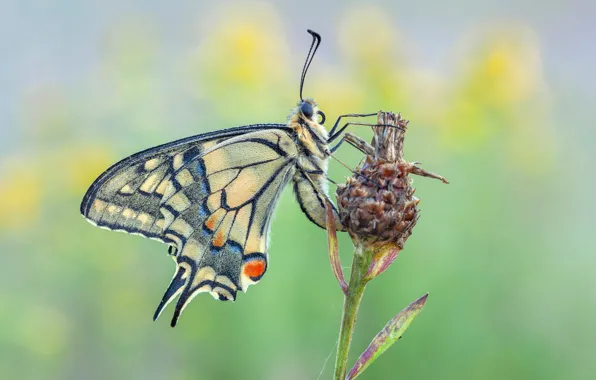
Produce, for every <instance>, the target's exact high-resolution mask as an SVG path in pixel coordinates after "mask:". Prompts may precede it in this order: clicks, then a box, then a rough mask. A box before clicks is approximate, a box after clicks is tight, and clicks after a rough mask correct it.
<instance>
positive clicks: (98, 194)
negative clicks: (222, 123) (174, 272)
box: [81, 124, 284, 243]
mask: <svg viewBox="0 0 596 380" xmlns="http://www.w3.org/2000/svg"><path fill="white" fill-rule="evenodd" d="M283 127H284V125H281V124H262V125H250V126H245V127H238V128H231V129H228V130H225V131H220V132H214V133H206V134H203V135H198V136H193V137H189V138H185V139H181V140H178V141H174V142H171V143H168V144H164V145H160V146H157V147H154V148H151V149H147V150H145V151H142V152H139V153H136V154H134V155H132V156H130V157H127V158H125V159H123V160H122V161H120V162H118V163H116V164H115V165H113V166H112V167H110V168H109V169H107V170H106V171H105V172H104V173H103V174H102V175H100V176H99V177H98V178H97V179H96V180H95V182H93V184H92V185H91V187H90V188H89V190H87V193H86V194H85V196H84V198H83V201H82V203H81V213H82V214H83V215H84V216H85V218H87V219H88V220H89V221H90V222H91V223H93V224H95V225H98V226H100V227H104V228H107V229H111V230H117V231H124V232H128V233H137V234H140V235H143V236H146V237H150V238H154V239H157V240H160V241H162V242H165V243H174V242H173V241H171V240H169V239H167V238H166V237H165V236H164V235H163V228H162V226H161V225H162V223H163V216H162V214H161V213H160V211H159V209H160V204H161V200H162V198H163V194H164V193H165V191H166V189H167V187H168V186H170V184H171V183H172V179H173V173H174V172H175V171H176V167H177V166H181V165H183V164H184V162H188V161H190V160H192V159H193V158H195V157H196V156H198V155H200V154H201V152H204V151H205V150H206V149H208V148H209V147H210V146H213V145H215V144H216V143H217V142H218V141H221V140H225V139H228V138H230V137H234V136H238V135H242V134H246V133H248V132H252V131H257V130H263V129H270V128H283ZM180 179H182V180H183V178H180Z"/></svg>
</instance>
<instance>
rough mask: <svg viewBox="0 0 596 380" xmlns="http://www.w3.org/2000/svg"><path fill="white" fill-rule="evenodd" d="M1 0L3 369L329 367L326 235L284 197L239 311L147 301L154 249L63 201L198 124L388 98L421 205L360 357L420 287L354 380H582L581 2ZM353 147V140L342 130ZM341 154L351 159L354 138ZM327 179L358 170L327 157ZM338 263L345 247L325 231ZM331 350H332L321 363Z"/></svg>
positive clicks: (124, 371) (385, 280)
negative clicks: (258, 272) (406, 313)
mask: <svg viewBox="0 0 596 380" xmlns="http://www.w3.org/2000/svg"><path fill="white" fill-rule="evenodd" d="M1 9H2V11H1V12H0V14H1V15H0V252H1V253H0V305H1V306H0V377H1V378H6V379H12V378H22V379H40V378H43V379H48V378H56V379H79V378H87V379H104V378H114V379H121V378H131V379H141V378H143V379H149V378H154V379H163V378H167V379H237V378H246V379H314V378H317V376H319V374H320V373H321V371H322V374H321V378H331V374H332V367H333V351H334V347H335V346H334V344H335V342H336V340H337V330H338V325H339V318H340V309H341V305H342V297H341V293H340V292H339V290H338V287H337V285H336V283H335V279H334V278H333V275H332V273H331V270H330V268H329V264H328V259H327V253H326V236H325V233H324V231H322V230H320V229H318V228H317V227H315V226H313V225H311V224H310V223H309V222H308V221H307V219H306V218H305V217H304V216H302V215H301V213H300V211H299V208H298V206H297V205H296V204H295V202H294V200H293V197H292V194H291V192H289V191H288V192H286V193H285V194H284V196H283V197H282V199H281V201H280V204H279V207H278V209H277V212H276V215H275V220H274V223H273V230H272V240H271V248H270V267H269V271H268V273H267V275H266V276H265V277H264V278H263V280H262V282H261V283H260V284H259V285H258V286H255V287H251V288H250V292H249V293H248V294H246V295H244V294H241V295H239V297H238V300H237V302H236V303H235V304H230V303H220V302H215V301H214V300H212V299H211V297H209V296H208V295H202V296H200V297H197V298H196V299H195V301H194V302H193V303H192V304H191V305H190V306H189V307H188V308H187V309H186V311H185V313H184V315H183V318H182V320H181V323H180V324H179V326H178V327H177V328H175V329H171V328H170V327H169V318H170V316H171V309H168V310H166V312H165V313H164V315H163V316H162V318H161V319H160V320H158V321H157V322H155V323H154V322H152V321H151V316H152V314H153V311H154V309H155V307H156V306H157V304H158V302H159V300H160V299H161V296H162V294H163V291H164V290H165V287H166V286H167V284H168V282H169V280H170V278H171V275H172V273H173V270H174V266H173V264H172V262H171V260H170V259H169V258H167V256H166V247H165V246H161V245H159V244H158V243H156V242H152V241H149V240H143V239H141V238H138V237H134V236H127V235H124V234H118V233H114V232H107V231H103V230H100V229H97V228H93V227H92V226H91V225H89V224H88V223H86V222H85V221H84V220H83V219H82V218H81V217H80V216H79V215H78V206H79V202H80V199H81V198H82V196H83V194H84V192H85V190H86V188H87V187H88V186H89V184H90V183H91V182H92V180H93V179H94V178H95V177H96V176H97V175H98V174H99V173H101V172H102V171H103V170H104V169H105V168H107V167H108V166H109V165H110V164H111V163H113V162H115V161H116V160H118V159H120V158H122V157H124V156H126V155H128V154H131V153H133V152H135V151H138V150H141V149H144V148H146V147H149V146H152V145H156V144H159V143H163V142H166V141H170V140H174V139H177V138H181V137H185V136H188V135H191V134H196V133H201V132H206V131H211V130H217V129H222V128H227V127H231V126H235V125H241V124H250V123H257V122H279V121H281V122H283V121H284V120H285V118H286V116H287V114H288V112H289V110H290V109H291V107H293V106H294V104H295V102H296V101H297V100H298V79H299V75H300V70H301V68H302V63H303V60H304V57H305V54H306V51H307V48H308V45H309V44H310V36H309V35H308V34H306V31H305V30H306V29H307V28H312V29H314V30H316V31H318V32H319V33H321V34H322V36H323V44H322V45H321V48H320V50H319V53H318V54H317V57H316V59H315V61H314V62H313V65H312V66H311V70H310V72H309V75H308V78H307V83H306V85H305V95H307V96H313V97H314V98H316V99H317V101H318V102H319V104H320V106H321V108H322V109H323V110H324V111H325V112H326V114H327V116H328V119H334V118H335V117H336V116H337V115H339V114H341V113H346V112H371V111H372V112H374V111H376V110H378V109H383V110H392V111H396V112H397V111H401V112H402V113H403V115H404V116H405V117H406V118H408V119H410V120H411V123H410V130H409V132H408V135H407V142H406V156H407V158H408V159H410V160H413V161H414V160H416V161H422V162H423V164H424V167H425V168H427V169H429V170H432V171H436V172H439V173H441V174H442V175H444V176H445V177H447V178H448V179H449V180H450V181H451V184H450V185H448V186H445V185H443V184H441V183H440V182H438V181H432V180H428V179H416V182H415V185H416V187H417V188H418V191H417V195H418V196H419V197H420V198H421V199H422V201H421V203H420V207H421V208H422V210H423V214H422V218H421V220H420V222H419V224H418V225H417V227H416V229H415V231H414V234H413V236H412V237H411V238H410V240H409V241H408V243H407V245H406V249H405V251H404V252H402V253H401V254H400V257H399V258H398V259H397V260H396V262H395V263H394V264H393V266H392V267H391V268H390V269H389V270H388V271H387V272H386V273H385V274H384V275H383V276H381V277H380V278H378V279H377V280H375V281H374V282H373V283H371V285H370V286H369V289H368V290H367V293H366V294H365V298H364V302H363V306H362V310H361V314H360V318H359V320H358V322H359V323H358V327H357V330H356V335H355V339H354V345H353V352H352V354H353V358H354V359H355V358H356V357H357V355H358V354H359V353H360V352H361V351H362V350H363V349H364V348H365V347H366V345H367V344H368V343H369V341H370V339H371V338H372V337H373V336H374V334H375V333H376V332H377V331H378V330H379V329H380V328H381V327H382V326H383V325H384V324H385V322H386V321H387V320H388V319H390V318H391V317H392V316H393V315H394V314H395V313H397V312H398V311H399V310H400V309H401V308H402V307H404V306H405V305H407V304H408V303H409V302H410V301H412V300H413V299H415V298H417V297H418V296H420V295H422V294H424V293H425V292H427V291H428V292H430V297H429V300H428V302H427V305H426V307H425V309H424V311H423V313H422V314H421V315H420V317H419V318H418V319H417V320H416V322H415V323H414V324H412V326H411V327H410V329H409V331H408V332H407V334H406V335H405V339H403V340H402V341H400V342H399V343H398V344H397V345H396V346H395V347H393V348H392V349H391V350H389V351H388V352H387V353H386V354H385V355H384V356H383V357H382V358H381V359H379V361H378V362H376V363H375V364H374V365H373V366H371V367H370V368H369V369H368V370H367V371H366V372H365V373H364V375H363V376H362V378H363V379H380V378H389V379H393V378H404V379H406V378H407V379H478V378H481V379H502V378H507V379H561V378H565V379H592V378H594V376H595V373H596V362H595V361H594V359H593V356H594V352H596V343H595V342H596V329H595V328H594V324H593V321H594V320H595V318H596V306H595V302H596V290H595V289H596V287H595V285H596V281H595V279H594V278H595V276H594V267H595V259H594V253H596V249H595V248H596V244H595V240H594V237H593V230H594V212H595V211H596V201H595V199H594V195H593V194H594V187H595V186H594V185H595V184H596V176H595V174H596V170H595V169H594V162H595V158H596V157H595V156H596V154H595V153H594V152H595V150H594V144H595V143H596V132H595V121H596V112H594V98H595V95H596V84H595V81H594V74H593V72H594V67H596V49H594V46H593V44H594V41H593V40H594V35H595V33H596V22H595V21H596V20H595V19H594V18H595V17H594V14H595V13H596V5H595V3H594V2H590V1H549V2H542V3H537V2H534V1H525V0H522V1H511V0H506V1H482V2H472V1H452V2H441V1H419V2H406V1H369V2H367V5H364V4H362V2H357V1H330V2H325V3H323V2H315V1H301V2H291V3H290V2H288V3H283V4H281V3H274V2H248V1H247V2H236V1H232V2H227V3H226V5H215V3H213V2H196V1H176V2H158V1H128V2H120V1H104V2H96V3H93V2H77V1H66V0H65V1H57V0H54V1H4V2H3V3H2V7H1ZM354 132H358V133H359V134H361V135H362V136H364V137H366V138H368V137H369V136H370V134H369V132H368V131H366V130H365V129H354ZM340 156H341V157H342V159H344V160H346V161H347V162H349V163H350V164H352V165H356V163H357V162H358V160H359V158H360V156H359V154H358V152H355V151H354V150H353V149H351V148H349V147H345V148H343V149H342V151H341V152H340ZM331 166H332V169H331V176H332V177H333V178H334V179H336V180H338V181H342V180H343V179H344V178H345V177H346V176H347V175H348V174H349V173H347V171H346V170H345V169H344V168H342V167H341V166H339V165H337V163H335V162H332V164H331ZM340 249H341V251H342V257H343V264H344V266H345V268H346V271H347V270H348V268H349V265H350V253H351V252H350V241H349V239H347V238H346V237H345V236H342V238H341V240H340ZM329 355H331V358H330V359H329V361H328V362H327V363H326V365H325V362H326V358H327V357H328V356H329Z"/></svg>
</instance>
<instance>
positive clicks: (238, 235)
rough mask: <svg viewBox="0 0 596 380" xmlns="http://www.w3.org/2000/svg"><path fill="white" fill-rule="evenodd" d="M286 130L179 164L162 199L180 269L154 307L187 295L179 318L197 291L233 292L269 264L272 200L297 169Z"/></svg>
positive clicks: (227, 295)
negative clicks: (177, 185) (171, 184)
mask: <svg viewBox="0 0 596 380" xmlns="http://www.w3.org/2000/svg"><path fill="white" fill-rule="evenodd" d="M296 155H297V150H296V145H295V143H294V142H293V141H292V139H291V138H290V137H289V136H288V134H287V133H286V132H284V131H275V130H268V131H260V132H253V133H249V134H246V135H243V136H239V137H237V138H232V139H229V140H226V141H225V142H223V143H221V144H218V145H216V146H214V147H213V148H212V149H209V150H207V151H206V152H205V153H204V154H202V155H201V156H200V157H198V158H197V159H196V160H193V161H192V162H190V163H189V164H187V165H185V166H183V167H181V168H180V169H179V170H178V171H177V172H176V178H177V179H178V178H179V177H180V178H182V179H183V180H179V183H180V187H176V186H170V187H169V188H168V189H166V194H165V196H164V198H163V200H162V204H163V206H162V212H163V213H164V216H165V222H164V235H165V236H166V237H167V238H169V239H171V240H174V241H176V246H177V247H178V248H179V251H178V253H177V256H176V258H175V260H176V262H177V269H176V273H175V275H174V278H173V279H172V281H171V283H170V286H169V287H168V289H167V291H166V293H165V294H164V297H163V299H162V301H161V303H160V305H159V306H158V308H157V310H156V312H155V318H157V317H158V316H159V314H160V313H161V311H162V310H163V308H164V307H165V306H166V305H167V304H168V303H169V302H171V301H172V300H173V299H174V298H175V297H176V296H177V295H180V297H179V299H178V302H177V304H176V309H175V311H174V317H173V319H172V326H174V325H175V324H176V321H177V319H178V318H179V316H180V314H181V313H182V311H183V309H184V307H185V306H186V305H187V304H188V303H189V302H190V301H191V300H192V298H193V297H194V296H196V295H197V294H199V293H201V292H209V293H211V295H212V296H213V297H215V298H217V299H220V300H222V301H224V300H234V299H235V298H236V292H237V291H238V290H239V289H240V290H242V291H246V289H247V287H248V286H249V285H251V284H254V283H256V282H258V281H259V280H260V279H261V277H262V276H263V275H264V274H265V271H266V270H267V265H268V264H267V263H268V260H267V241H268V240H267V234H268V232H269V222H270V220H271V215H272V213H273V208H274V207H275V205H276V203H277V199H278V197H279V195H280V194H281V191H282V190H283V188H284V187H285V185H286V184H287V183H288V182H289V181H290V180H291V179H292V176H293V173H294V171H295V164H294V161H295V157H296Z"/></svg>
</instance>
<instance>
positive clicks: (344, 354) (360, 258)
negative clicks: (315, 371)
mask: <svg viewBox="0 0 596 380" xmlns="http://www.w3.org/2000/svg"><path fill="white" fill-rule="evenodd" d="M354 250H355V252H354V259H353V261H352V273H351V274H350V283H349V284H348V291H347V292H346V294H345V296H344V307H343V312H342V317H341V326H340V330H339V345H338V346H337V357H336V359H335V377H334V378H335V380H344V379H345V377H346V371H347V364H348V354H349V353H350V344H351V343H352V335H353V333H354V327H355V326H356V316H357V315H358V308H359V307H360V301H362V295H363V294H364V289H365V288H366V283H367V282H368V281H366V280H365V279H364V276H365V275H366V273H367V272H368V267H369V265H370V262H371V259H372V253H371V252H367V251H363V250H362V247H361V246H360V245H357V246H356V247H355V248H354Z"/></svg>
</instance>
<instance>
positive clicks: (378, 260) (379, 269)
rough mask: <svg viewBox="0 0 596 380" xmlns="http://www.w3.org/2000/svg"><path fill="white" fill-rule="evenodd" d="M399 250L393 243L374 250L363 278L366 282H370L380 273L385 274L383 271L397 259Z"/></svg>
mask: <svg viewBox="0 0 596 380" xmlns="http://www.w3.org/2000/svg"><path fill="white" fill-rule="evenodd" d="M400 250H401V249H400V248H399V247H398V246H397V245H395V244H393V243H390V244H387V245H385V246H383V247H381V248H380V249H378V250H376V252H375V255H374V257H373V259H372V261H371V263H370V266H369V267H368V272H367V273H366V276H365V278H366V279H367V280H372V279H373V278H375V277H377V276H378V275H380V274H381V273H383V272H385V270H387V268H389V265H391V263H392V262H393V261H394V260H395V259H396V258H397V255H398V254H399V252H400Z"/></svg>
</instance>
